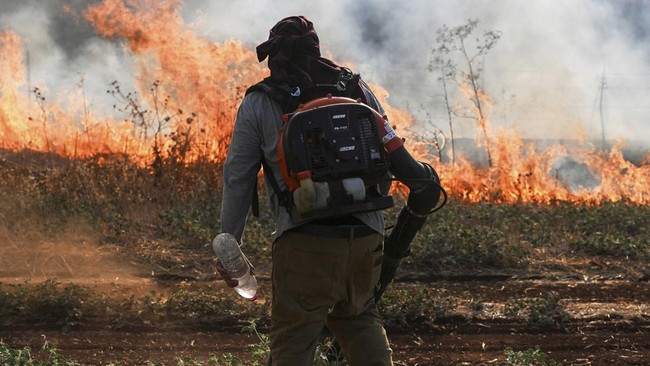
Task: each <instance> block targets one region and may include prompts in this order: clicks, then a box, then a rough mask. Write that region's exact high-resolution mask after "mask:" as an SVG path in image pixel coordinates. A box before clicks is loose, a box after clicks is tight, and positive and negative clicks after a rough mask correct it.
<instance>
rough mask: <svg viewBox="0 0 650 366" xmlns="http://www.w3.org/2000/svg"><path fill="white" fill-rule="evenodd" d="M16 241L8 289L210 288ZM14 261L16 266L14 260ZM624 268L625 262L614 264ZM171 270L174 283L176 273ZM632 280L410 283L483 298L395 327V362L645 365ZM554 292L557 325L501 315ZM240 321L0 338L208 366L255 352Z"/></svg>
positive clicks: (118, 358)
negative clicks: (537, 355)
mask: <svg viewBox="0 0 650 366" xmlns="http://www.w3.org/2000/svg"><path fill="white" fill-rule="evenodd" d="M77 239H78V238H77ZM10 244H11V245H6V244H5V246H4V247H2V248H1V249H3V252H2V254H3V255H2V256H1V257H2V258H4V259H5V260H4V261H2V260H0V261H1V262H2V263H0V282H2V283H5V284H7V283H25V282H26V281H27V282H29V283H38V282H39V281H42V280H43V279H45V278H57V279H58V281H60V282H61V283H67V282H72V283H77V284H80V285H84V286H88V287H90V288H92V289H93V290H94V291H97V292H106V293H109V292H110V293H111V294H113V295H115V294H120V295H123V296H129V295H135V296H141V295H142V294H145V293H147V292H148V291H151V290H156V291H160V292H164V291H170V290H173V289H174V288H177V287H179V286H187V284H188V281H189V282H190V283H192V286H201V285H202V284H205V283H209V282H211V281H205V279H203V280H202V279H196V278H194V279H192V278H191V277H192V276H190V275H185V276H183V273H184V272H183V268H181V267H180V266H179V267H178V268H170V267H168V268H167V270H168V271H167V273H156V270H155V269H152V268H151V267H150V266H148V265H144V264H142V263H141V262H138V261H135V260H133V261H129V260H125V257H128V256H125V255H123V254H120V253H119V252H117V251H116V250H115V249H114V248H110V247H97V246H94V245H92V244H90V243H86V242H83V245H80V244H79V243H76V244H75V245H74V250H64V249H65V248H66V246H68V245H69V244H66V243H61V242H57V243H42V244H41V247H43V248H42V249H47V250H41V251H34V250H29V251H27V250H24V249H23V248H24V247H23V246H22V245H21V244H20V243H10ZM53 253H57V254H53ZM9 257H12V258H13V260H12V261H11V262H9V261H7V260H6V259H7V258H9ZM628 265H629V264H625V263H622V264H621V265H620V266H619V267H618V268H619V269H620V268H625V266H628ZM635 265H638V263H637V264H635ZM642 265H643V264H642ZM591 266H592V267H593V263H592V264H591ZM608 268H611V267H608ZM169 270H172V272H174V273H175V275H174V276H170V275H169V273H170V271H169ZM633 273H639V272H638V271H633V270H624V269H621V270H613V271H612V270H609V271H600V270H599V268H595V269H592V270H591V271H586V270H585V271H576V270H571V271H568V270H561V271H555V272H550V271H549V270H548V269H547V268H546V269H545V268H544V267H538V268H537V269H535V268H533V269H529V270H528V271H527V273H525V274H485V273H484V274H481V275H477V274H470V275H458V274H455V275H446V276H437V277H429V278H423V277H417V276H412V275H411V276H406V275H403V276H402V277H401V279H400V280H399V281H398V282H396V283H394V284H393V285H392V287H391V289H392V290H394V291H395V290H397V289H402V288H407V287H412V286H425V287H429V288H434V289H442V290H444V294H445V296H449V297H463V298H472V299H475V300H476V302H475V303H476V307H473V308H468V307H467V306H465V307H457V308H455V310H454V311H453V312H451V313H450V314H446V315H444V316H441V317H438V318H436V319H435V320H433V321H431V320H429V321H426V320H424V321H421V322H420V321H417V320H416V321H413V322H412V323H409V324H407V325H406V326H404V325H400V326H398V325H391V324H388V326H387V331H388V334H389V338H390V341H391V343H392V347H393V350H394V359H395V361H397V362H399V363H400V364H403V365H411V366H415V365H458V364H464V365H480V364H497V363H498V362H499V361H500V360H503V359H504V350H505V349H506V348H508V347H510V348H513V349H514V350H517V351H525V350H528V349H532V348H535V347H537V346H539V347H540V348H541V350H542V351H543V352H544V353H546V355H547V356H548V360H553V361H555V362H560V363H562V364H564V365H568V364H575V365H649V364H650V284H649V283H648V278H647V275H644V274H643V271H642V272H640V273H641V274H640V275H633ZM258 277H259V279H260V286H261V292H262V293H268V292H269V291H268V286H269V279H268V272H266V271H265V270H264V269H259V274H258ZM188 278H189V280H188ZM212 283H213V284H214V282H212ZM389 291H390V290H389ZM549 294H554V295H553V296H556V297H557V298H558V299H559V300H558V303H559V304H561V309H562V310H561V314H552V315H553V316H552V317H551V318H550V321H547V322H544V321H540V320H539V319H538V320H536V321H531V319H530V317H529V316H526V315H520V316H516V315H513V316H506V315H504V307H506V306H508V304H510V306H512V299H517V298H518V299H522V298H544V297H545V296H549ZM557 316H561V317H562V319H557ZM241 324H242V322H241V320H240V319H232V323H224V324H222V325H221V326H218V327H217V326H215V327H212V328H210V329H209V330H206V329H205V328H202V327H192V326H184V325H179V324H174V323H169V322H167V323H161V324H148V325H147V326H146V327H139V328H138V327H133V328H129V330H128V331H125V330H122V331H119V330H108V329H107V327H106V326H105V324H101V322H99V320H98V323H96V324H93V323H88V324H85V325H84V326H83V327H79V328H76V329H73V330H71V331H69V332H66V333H64V332H62V331H61V330H56V329H52V327H51V326H49V325H48V324H33V323H32V324H16V323H13V324H12V325H11V326H10V327H5V328H3V329H0V340H1V341H2V342H4V343H6V344H9V345H11V346H12V347H14V348H22V347H23V346H30V347H31V348H32V349H33V350H37V349H39V348H41V347H42V346H43V345H44V343H45V342H48V343H49V344H50V345H54V346H55V347H57V348H58V349H59V351H60V353H61V354H62V355H64V356H65V357H69V358H70V359H72V360H76V361H77V362H80V363H82V364H84V365H106V364H109V363H110V362H116V363H117V362H119V363H120V364H121V365H143V364H147V362H148V361H149V360H155V361H159V362H162V363H164V364H166V365H176V364H177V363H178V360H179V359H180V358H182V357H190V358H192V359H194V360H199V361H204V362H205V361H207V360H208V358H209V357H210V355H211V354H216V355H223V354H224V353H234V354H241V355H246V354H250V352H251V350H252V349H253V348H254V347H255V345H256V344H259V341H258V339H257V337H256V336H255V335H251V334H249V333H244V332H242V331H241ZM262 330H263V329H262Z"/></svg>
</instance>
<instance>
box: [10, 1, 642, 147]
mask: <svg viewBox="0 0 650 366" xmlns="http://www.w3.org/2000/svg"><path fill="white" fill-rule="evenodd" d="M95 2H97V1H90V0H88V1H84V0H76V1H64V0H57V1H51V2H48V3H47V4H48V5H47V6H43V2H40V1H35V0H32V1H24V0H5V1H3V2H2V3H0V29H11V30H13V31H15V32H17V33H19V34H20V35H21V36H22V37H23V39H24V42H25V46H26V48H27V49H28V50H29V52H30V66H31V67H30V69H31V73H30V80H31V82H32V83H33V84H38V83H42V84H45V85H47V86H48V87H49V88H50V89H51V90H52V91H53V92H54V90H55V89H56V90H59V89H60V90H70V89H74V88H75V87H77V88H78V87H79V86H78V85H79V80H80V79H81V77H82V76H83V77H84V88H86V90H85V91H86V93H87V95H88V98H89V102H90V103H92V104H94V105H95V106H96V108H102V107H105V106H106V105H110V103H106V102H104V101H102V99H101V98H105V95H104V96H102V94H105V90H106V89H107V88H108V87H109V84H110V82H112V81H113V80H118V81H120V82H121V83H125V84H128V83H129V82H130V80H132V78H130V77H129V75H128V73H129V72H130V71H129V70H131V68H130V64H131V60H130V57H129V55H127V54H124V53H123V51H122V48H121V47H120V46H119V44H116V43H114V41H108V40H105V39H101V38H98V37H96V36H95V35H94V33H93V32H92V29H91V28H89V27H88V25H87V24H84V22H83V21H71V20H70V18H69V17H66V16H67V14H65V15H66V16H64V15H62V14H63V10H62V9H63V4H67V3H70V5H71V6H72V7H73V8H74V10H75V11H77V12H81V11H82V10H83V9H84V8H85V7H86V6H88V5H89V4H91V3H95ZM289 15H304V16H306V17H307V18H309V19H310V20H312V22H313V23H314V26H315V28H316V30H317V32H318V34H319V37H320V39H321V44H322V49H323V50H324V52H325V53H326V54H327V55H331V56H332V57H333V58H334V59H336V60H337V61H342V62H349V63H350V64H352V65H354V68H355V69H356V71H358V72H360V73H361V74H362V76H363V77H364V78H365V79H367V80H369V81H371V82H373V83H377V84H380V85H382V86H383V87H384V88H386V89H387V90H388V91H389V93H390V94H391V98H390V102H391V103H393V104H395V105H396V106H398V107H404V108H409V109H410V110H411V111H412V112H413V113H414V114H415V115H416V116H417V117H418V118H419V119H420V122H421V123H422V125H425V122H426V121H424V120H425V119H428V118H430V119H431V122H433V123H434V124H436V125H437V126H438V127H440V128H441V129H442V130H443V131H445V132H446V131H447V130H448V121H447V117H446V109H445V106H444V104H443V101H444V99H443V90H442V86H441V84H440V82H439V81H438V80H437V76H438V74H437V73H431V72H429V71H428V70H427V66H428V64H429V61H430V57H431V56H430V55H431V49H432V48H433V47H434V46H435V36H436V30H438V29H439V28H440V27H441V26H442V25H447V26H449V27H454V26H457V25H462V24H464V23H465V22H466V21H467V19H470V18H477V19H479V20H480V22H479V24H478V28H477V30H476V32H475V35H473V36H472V37H471V38H474V36H477V37H479V36H481V34H482V32H484V31H489V30H498V31H500V32H502V36H501V39H500V40H499V42H498V43H497V44H496V46H495V47H494V48H493V49H492V50H490V51H489V53H488V54H487V56H486V57H484V58H483V59H482V61H483V62H484V66H485V70H484V78H483V80H482V85H483V87H484V88H485V90H486V91H487V92H488V94H489V95H490V96H491V98H492V100H493V108H492V111H491V115H490V120H491V124H492V126H493V128H494V129H496V128H499V127H509V128H516V129H517V130H518V131H519V132H520V133H521V134H522V135H523V136H525V137H530V138H566V139H572V138H575V137H577V135H578V133H579V132H580V131H584V132H585V134H586V136H587V137H588V138H593V139H595V140H597V139H599V138H600V136H601V134H602V130H601V120H602V121H603V122H604V125H605V131H604V132H605V136H606V138H607V139H608V140H612V139H615V138H624V139H626V140H630V141H635V140H645V141H646V142H645V147H647V146H648V143H647V141H648V140H650V138H649V137H648V136H650V117H648V115H650V103H648V102H647V101H648V100H650V98H649V97H650V46H649V45H650V42H648V38H650V2H648V1H645V0H625V1H623V0H621V1H615V0H572V1H548V0H528V1H520V0H492V1H480V0H438V1H429V0H410V1H403V2H395V1H370V0H355V1H329V0H312V1H309V2H296V1H278V0H238V1H225V0H218V1H217V0H214V1H212V0H211V1H208V0H187V1H186V3H185V7H184V9H183V16H184V18H185V21H186V22H187V23H188V24H190V25H191V26H192V27H193V29H195V31H196V32H197V33H199V34H201V35H202V36H205V37H206V38H208V39H209V40H211V41H214V42H221V41H224V40H227V39H237V40H240V41H242V42H244V43H245V44H246V45H249V46H250V47H251V49H253V48H254V47H255V46H256V45H257V44H259V43H261V42H262V41H264V40H265V39H266V38H267V37H268V31H269V29H270V28H271V27H272V26H273V25H274V24H275V23H276V22H277V21H278V20H280V19H281V18H283V17H286V16H289ZM601 92H602V97H601ZM453 96H454V97H456V98H458V95H456V94H454V95H453ZM455 102H456V103H458V102H459V100H456V101H455ZM460 102H462V101H460ZM601 105H602V109H601ZM454 124H455V126H456V127H455V128H457V130H456V132H457V133H458V134H461V135H465V136H470V135H472V134H473V131H474V130H475V129H474V126H473V124H472V122H471V121H470V120H466V119H456V120H455V121H454Z"/></svg>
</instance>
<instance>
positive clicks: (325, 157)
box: [278, 95, 393, 222]
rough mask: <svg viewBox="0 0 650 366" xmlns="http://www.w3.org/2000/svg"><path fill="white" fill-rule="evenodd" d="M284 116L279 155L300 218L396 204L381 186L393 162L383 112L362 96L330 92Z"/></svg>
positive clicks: (294, 212) (294, 215)
mask: <svg viewBox="0 0 650 366" xmlns="http://www.w3.org/2000/svg"><path fill="white" fill-rule="evenodd" d="M283 118H284V121H285V124H284V126H283V127H282V129H281V131H280V135H279V141H278V157H279V163H280V169H281V172H282V176H283V178H284V180H285V182H286V183H287V185H288V187H289V191H290V195H291V197H290V201H293V202H292V204H291V208H290V211H289V212H290V213H291V216H292V219H294V221H297V222H298V221H304V220H312V219H318V218H325V217H334V216H341V215H349V214H352V213H358V212H364V211H374V210H381V209H385V208H388V207H391V206H393V198H392V197H390V196H386V195H382V194H380V193H379V190H378V188H377V185H378V183H379V182H381V181H385V180H386V179H387V174H388V168H389V159H388V153H387V152H386V150H385V147H384V141H382V138H385V136H387V135H388V133H387V132H386V126H385V125H384V124H385V123H387V122H385V120H384V118H383V117H382V116H381V115H380V114H379V113H377V112H376V111H375V110H374V109H372V108H370V107H369V106H367V105H365V104H363V103H361V102H359V101H355V100H353V99H350V98H344V97H333V96H331V95H328V96H327V97H324V98H318V99H314V100H312V101H310V102H308V103H306V104H303V105H301V106H299V107H298V109H297V110H296V111H295V112H293V113H291V114H286V115H284V117H283ZM388 129H389V130H390V132H392V129H390V126H388Z"/></svg>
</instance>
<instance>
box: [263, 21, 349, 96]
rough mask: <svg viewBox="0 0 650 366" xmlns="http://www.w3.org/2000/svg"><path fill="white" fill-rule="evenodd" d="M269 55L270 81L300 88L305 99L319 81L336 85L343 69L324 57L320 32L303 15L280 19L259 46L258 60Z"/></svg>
mask: <svg viewBox="0 0 650 366" xmlns="http://www.w3.org/2000/svg"><path fill="white" fill-rule="evenodd" d="M267 57H268V58H269V62H268V65H269V69H270V70H271V76H270V78H269V79H270V81H271V82H273V83H275V84H277V85H285V86H288V87H291V88H295V87H300V89H301V91H302V94H303V95H302V96H301V97H302V98H301V99H303V98H309V97H310V96H309V95H308V94H310V93H311V90H313V89H314V87H315V86H316V85H318V84H332V83H334V82H335V81H336V78H337V77H338V75H339V73H340V68H339V67H338V66H337V65H336V64H335V63H333V62H332V61H330V60H328V59H326V58H323V57H321V54H320V46H319V40H318V35H317V34H316V31H315V30H314V26H313V24H312V23H311V22H310V21H309V20H307V18H305V17H303V16H291V17H288V18H284V19H282V20H281V21H279V22H278V23H277V24H276V25H275V26H274V27H273V28H271V31H270V32H269V39H268V40H267V41H266V42H264V43H262V44H260V45H259V46H257V59H258V60H259V61H260V62H262V61H264V59H266V58H267Z"/></svg>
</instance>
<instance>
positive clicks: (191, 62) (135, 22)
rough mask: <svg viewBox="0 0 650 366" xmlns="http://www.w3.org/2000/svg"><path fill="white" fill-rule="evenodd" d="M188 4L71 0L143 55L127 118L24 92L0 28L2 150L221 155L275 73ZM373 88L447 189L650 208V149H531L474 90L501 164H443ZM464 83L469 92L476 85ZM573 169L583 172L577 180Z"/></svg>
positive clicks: (483, 129)
mask: <svg viewBox="0 0 650 366" xmlns="http://www.w3.org/2000/svg"><path fill="white" fill-rule="evenodd" d="M181 6H182V2H181V1H180V0H170V1H164V2H159V1H154V0H104V1H102V2H101V3H98V4H96V5H93V6H90V7H89V8H87V9H85V10H84V11H83V12H82V13H79V14H76V13H74V11H73V9H72V8H71V7H70V6H67V7H66V8H65V9H64V11H65V12H66V13H68V14H69V15H70V16H71V17H75V19H83V20H84V21H88V22H89V23H90V24H92V26H93V27H94V29H95V30H96V32H97V33H98V34H99V35H101V36H103V37H106V38H110V39H116V40H119V41H120V42H122V44H123V47H124V48H125V50H127V51H128V52H129V54H130V55H132V56H133V58H134V61H135V66H136V70H135V78H136V79H135V83H134V85H136V89H137V90H135V91H134V92H128V91H125V90H121V89H120V87H119V83H114V84H113V85H111V86H110V88H112V89H111V90H110V92H111V93H112V94H113V95H114V96H115V97H116V98H117V99H118V101H120V102H121V103H122V104H123V105H122V107H123V109H124V110H125V111H126V112H127V115H126V117H127V118H126V120H108V121H107V120H106V118H105V117H104V118H99V117H97V116H95V115H94V113H93V111H88V110H87V109H86V104H85V100H84V98H85V97H84V96H83V95H80V92H77V93H70V94H69V95H68V96H67V99H66V100H56V99H53V98H51V97H50V96H49V95H48V90H47V87H46V86H40V85H39V86H38V87H36V88H32V90H31V91H30V92H29V93H26V92H25V90H26V89H27V85H26V80H25V70H24V66H23V65H24V64H25V59H24V55H23V48H22V45H21V40H20V37H19V36H17V35H16V34H14V33H12V32H7V31H5V32H0V70H2V71H1V72H0V138H2V146H0V148H4V149H13V150H19V149H22V148H29V149H34V150H39V151H46V152H54V153H58V154H63V155H66V156H73V157H87V156H93V155H95V154H101V153H120V154H126V155H128V156H130V157H132V158H133V160H135V161H144V162H147V163H149V164H150V163H151V161H152V154H153V153H154V150H155V151H157V152H158V153H160V154H165V153H168V152H169V151H171V150H172V149H174V148H178V146H179V145H183V146H186V147H189V150H188V151H187V155H186V156H185V158H186V159H187V160H186V162H190V161H192V160H194V159H198V158H206V159H210V160H215V161H222V160H223V159H224V157H225V154H226V152H227V146H228V143H229V138H230V135H231V133H232V128H233V122H234V119H235V114H236V111H237V106H238V103H239V101H240V100H241V98H242V96H243V93H244V91H245V88H246V87H247V86H249V85H252V84H254V83H256V82H257V81H259V80H261V79H262V78H264V77H265V76H266V75H267V74H268V70H267V69H266V67H265V66H263V65H262V64H260V63H258V62H257V59H256V55H255V53H254V51H253V50H252V49H250V47H247V46H245V45H243V44H242V43H241V42H238V41H234V40H232V41H226V42H223V43H212V42H209V41H208V40H206V39H204V38H202V37H200V36H199V35H197V34H196V33H195V32H193V30H192V27H191V25H187V24H184V22H183V19H182V16H181V12H180V10H181ZM372 87H373V90H375V92H376V93H377V95H378V97H379V99H380V101H381V103H382V104H383V106H384V107H385V109H386V113H387V114H388V116H389V117H390V120H391V122H392V123H394V124H397V125H398V126H397V127H398V130H397V131H398V134H399V135H400V136H402V137H407V142H406V144H407V147H408V148H409V149H410V150H411V151H412V152H413V154H414V155H415V156H416V157H417V158H418V159H420V160H427V161H429V162H431V163H432V165H433V166H434V167H436V169H437V170H438V172H439V173H440V176H441V178H442V183H443V186H444V187H445V188H446V190H447V191H448V192H449V194H450V195H451V196H452V197H453V198H455V199H460V200H464V201H470V202H484V201H487V202H508V203H514V202H522V203H527V202H534V203H543V204H550V203H552V202H553V201H556V200H561V201H571V202H576V203H586V204H597V203H599V202H602V201H620V200H628V201H631V202H634V203H638V204H644V205H648V204H650V157H648V158H646V160H645V162H643V163H641V164H640V165H634V164H632V163H630V162H628V161H626V160H625V159H624V158H623V154H622V148H623V143H622V142H620V143H618V144H616V145H615V146H614V147H613V148H612V149H611V151H610V152H609V153H605V152H602V151H598V150H596V149H594V148H589V147H580V146H579V147H566V146H560V145H558V146H554V147H551V148H547V149H539V148H535V147H534V146H526V145H525V144H524V143H523V140H522V139H521V137H520V136H518V135H517V134H516V133H514V132H511V131H501V132H498V133H497V134H496V135H495V136H492V135H490V133H492V131H490V124H489V113H490V109H491V108H492V106H491V105H490V99H489V96H487V95H486V94H484V93H479V95H478V98H476V95H475V94H474V96H475V98H474V100H475V101H477V102H479V103H481V107H482V113H480V114H478V115H477V118H476V121H477V130H478V131H479V133H480V134H481V135H482V136H483V138H481V139H479V141H478V142H479V143H480V144H482V145H483V147H486V148H487V149H488V150H489V157H490V162H491V164H489V166H488V167H484V168H482V167H477V166H476V164H474V163H472V162H470V160H469V159H467V158H463V157H462V156H458V155H457V159H456V161H455V162H454V163H451V162H445V163H441V162H439V161H438V158H437V157H436V156H437V154H435V153H432V149H431V148H430V146H428V145H427V144H426V143H422V142H420V140H418V139H417V138H413V137H414V136H413V135H412V134H414V133H415V132H413V131H414V130H415V127H414V126H415V125H416V124H415V121H414V118H413V116H412V115H411V114H409V113H408V112H406V111H404V110H401V109H398V108H394V107H392V106H391V105H390V104H389V103H388V101H387V99H388V92H387V91H386V90H384V89H383V88H381V87H380V86H378V85H372ZM463 90H464V93H465V97H468V98H470V99H471V97H472V95H473V94H472V90H471V88H468V87H467V86H465V88H464V89H463ZM476 99H478V100H476ZM63 105H66V106H68V105H72V107H69V106H68V107H65V108H64V107H62V106H63ZM470 106H471V105H470ZM409 128H412V129H411V130H410V131H409ZM409 133H410V134H411V135H410V136H409ZM446 137H447V139H448V140H449V138H450V136H446ZM488 137H489V138H488ZM446 151H447V150H446ZM446 151H445V153H446ZM569 166H570V167H572V169H573V168H576V169H577V170H579V171H581V172H582V174H583V176H582V177H580V179H575V177H573V176H571V173H569V172H570V171H571V169H569V168H568V167H569ZM574 170H575V169H574Z"/></svg>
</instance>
